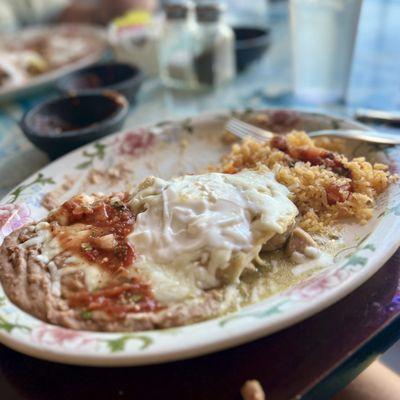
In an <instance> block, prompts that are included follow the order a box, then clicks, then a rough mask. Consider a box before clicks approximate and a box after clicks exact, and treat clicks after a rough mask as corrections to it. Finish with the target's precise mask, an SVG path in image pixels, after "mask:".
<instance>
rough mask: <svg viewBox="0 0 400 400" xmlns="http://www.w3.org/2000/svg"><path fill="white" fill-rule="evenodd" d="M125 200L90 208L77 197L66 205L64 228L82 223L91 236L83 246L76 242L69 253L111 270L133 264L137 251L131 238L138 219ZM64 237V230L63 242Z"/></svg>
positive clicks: (63, 206)
mask: <svg viewBox="0 0 400 400" xmlns="http://www.w3.org/2000/svg"><path fill="white" fill-rule="evenodd" d="M123 200H124V199H121V200H120V199H119V198H113V199H106V200H101V201H98V202H95V203H94V204H93V205H90V206H88V205H86V204H85V203H83V202H82V201H81V199H79V197H77V198H73V199H71V200H70V201H67V202H66V203H64V204H63V205H62V206H61V210H60V211H59V219H60V220H62V222H63V224H62V225H64V226H69V225H73V224H77V223H82V224H85V225H87V229H88V234H87V236H86V237H85V238H84V239H82V240H81V241H80V242H79V243H76V241H75V242H74V246H73V247H72V248H71V246H70V247H69V250H71V251H74V252H79V254H80V256H82V257H83V258H85V259H86V260H88V261H90V262H92V263H96V264H98V265H101V266H102V267H104V268H107V269H108V270H111V271H116V270H118V268H121V267H127V266H129V265H131V264H132V263H133V261H134V259H135V252H134V249H133V248H132V246H131V245H130V243H129V242H128V240H127V236H128V235H129V234H130V233H131V232H132V230H133V225H134V223H135V216H134V214H133V212H132V211H131V209H130V208H129V207H128V206H127V205H126V204H125V202H124V201H123ZM63 235H67V231H65V232H64V233H62V230H61V232H60V237H61V243H63V240H62V236H63ZM64 242H66V241H64Z"/></svg>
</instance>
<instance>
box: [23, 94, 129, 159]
mask: <svg viewBox="0 0 400 400" xmlns="http://www.w3.org/2000/svg"><path fill="white" fill-rule="evenodd" d="M128 109H129V106H128V102H127V100H126V99H125V97H123V96H122V95H120V94H119V93H116V92H104V93H102V94H83V95H77V96H67V97H61V98H58V99H55V100H49V101H46V102H44V103H41V104H39V105H37V106H36V107H34V108H32V109H31V110H29V111H27V112H26V113H25V115H24V116H23V117H22V120H21V123H20V126H21V129H22V131H23V132H24V134H25V136H26V137H27V138H28V139H29V140H30V141H31V142H32V143H33V144H34V145H35V146H37V147H38V148H39V149H41V150H43V151H45V152H46V153H48V154H49V156H50V157H51V158H56V157H59V156H61V155H62V154H65V153H67V152H68V151H71V150H73V149H75V148H77V147H79V146H82V145H84V144H87V143H89V142H91V141H93V140H96V139H100V138H102V137H103V136H106V135H108V134H109V133H112V132H115V131H118V130H119V129H120V128H121V127H122V125H123V123H124V121H125V119H126V116H127V114H128Z"/></svg>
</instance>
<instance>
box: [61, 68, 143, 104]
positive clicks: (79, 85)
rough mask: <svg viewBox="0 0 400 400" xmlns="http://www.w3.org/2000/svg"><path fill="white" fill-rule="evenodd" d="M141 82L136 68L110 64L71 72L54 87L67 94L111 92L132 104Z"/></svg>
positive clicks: (139, 73) (141, 74)
mask: <svg viewBox="0 0 400 400" xmlns="http://www.w3.org/2000/svg"><path fill="white" fill-rule="evenodd" d="M143 80H144V75H143V73H142V72H141V71H140V69H139V68H137V67H136V66H134V65H132V64H128V63H122V62H110V63H104V64H95V65H92V66H89V67H86V68H83V69H80V70H78V71H75V72H72V73H70V74H69V75H66V76H64V77H63V78H60V79H59V80H58V81H57V82H56V87H57V89H58V90H59V91H61V92H63V93H67V94H77V93H79V94H90V93H101V92H102V91H103V90H113V91H116V92H119V93H121V94H122V95H123V96H125V97H126V98H127V99H128V100H129V101H130V102H132V103H133V102H134V101H135V99H136V96H137V94H138V92H139V89H140V86H141V85H142V82H143Z"/></svg>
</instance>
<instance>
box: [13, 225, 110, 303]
mask: <svg viewBox="0 0 400 400" xmlns="http://www.w3.org/2000/svg"><path fill="white" fill-rule="evenodd" d="M35 233H36V235H35V236H34V237H32V238H31V239H28V240H27V241H25V242H24V243H21V244H20V246H21V247H23V248H25V249H27V248H29V247H33V246H39V247H40V250H41V254H38V255H37V256H36V259H37V260H38V261H40V262H42V263H44V264H46V265H47V268H48V270H49V273H50V279H51V284H52V288H51V290H52V293H53V294H54V295H55V296H60V295H61V278H62V277H63V276H64V275H67V274H71V273H74V272H77V271H82V272H83V273H84V277H85V284H86V287H87V289H88V290H93V289H95V288H96V287H98V286H99V285H100V286H101V285H102V284H104V283H105V282H106V281H107V280H108V273H107V272H106V271H104V270H103V269H102V268H100V267H99V266H97V265H95V264H89V263H87V262H85V260H83V259H81V258H79V257H75V256H73V255H72V256H69V257H68V258H66V259H65V260H64V265H63V266H62V267H61V268H59V267H57V265H56V264H55V263H54V261H53V259H54V258H55V257H56V256H58V255H60V254H62V253H63V252H64V249H63V248H62V246H61V245H60V243H59V241H58V238H57V236H54V235H53V233H52V232H51V230H50V224H49V223H48V222H39V223H38V224H37V225H36V226H35Z"/></svg>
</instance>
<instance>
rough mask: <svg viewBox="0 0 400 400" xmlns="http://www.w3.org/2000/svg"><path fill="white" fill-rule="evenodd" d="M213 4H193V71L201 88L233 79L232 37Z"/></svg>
mask: <svg viewBox="0 0 400 400" xmlns="http://www.w3.org/2000/svg"><path fill="white" fill-rule="evenodd" d="M222 11H223V10H222V7H221V5H220V4H218V2H216V1H210V0H207V1H201V2H199V3H198V4H197V5H196V20H197V23H198V29H197V34H196V36H197V41H196V55H195V58H194V70H195V73H196V78H197V81H198V83H199V85H200V86H218V85H220V84H223V83H226V82H228V81H230V80H232V79H233V78H234V77H235V74H236V70H235V50H234V34H233V31H232V29H231V28H230V27H229V26H228V25H227V24H226V23H225V22H224V20H223V18H222Z"/></svg>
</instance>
